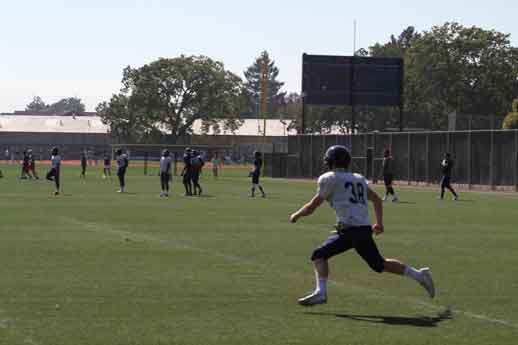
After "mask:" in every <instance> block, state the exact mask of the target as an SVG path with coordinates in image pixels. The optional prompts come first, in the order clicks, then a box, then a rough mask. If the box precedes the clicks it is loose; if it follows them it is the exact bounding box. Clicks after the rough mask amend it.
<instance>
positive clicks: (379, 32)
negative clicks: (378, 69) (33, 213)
mask: <svg viewBox="0 0 518 345" xmlns="http://www.w3.org/2000/svg"><path fill="white" fill-rule="evenodd" d="M0 8H1V12H0V37H1V38H0V112H10V111H13V110H16V109H23V108H24V107H25V105H26V104H27V103H29V102H30V101H31V99H32V97H34V96H36V95H38V96H41V97H42V98H43V99H44V100H45V101H46V102H47V103H51V102H55V101H57V100H59V99H61V98H64V97H70V96H76V97H80V98H82V99H83V101H84V102H85V104H86V106H87V110H93V109H94V108H95V106H96V105H97V104H98V103H99V102H101V101H103V100H108V99H109V98H110V97H111V95H112V94H113V93H116V92H118V90H119V89H120V79H121V75H122V69H123V68H124V67H125V66H127V65H131V66H133V67H137V66H140V65H142V64H145V63H147V62H150V61H152V60H154V59H156V58H158V57H174V56H178V55H180V54H187V55H190V54H196V55H198V54H203V55H207V56H210V57H212V58H214V59H216V60H220V61H222V62H224V63H225V66H226V68H227V69H229V70H231V71H233V72H234V73H237V74H239V75H241V76H242V72H243V70H244V69H245V68H246V67H247V66H249V65H250V64H251V63H252V62H253V60H254V58H255V57H256V56H258V55H259V53H260V52H261V51H262V50H267V51H268V52H269V53H270V55H271V56H272V57H273V58H274V59H275V61H276V64H277V66H278V67H279V69H280V75H279V79H280V80H282V81H284V82H285V83H286V84H285V88H284V89H285V90H286V91H299V90H300V69H301V55H302V53H303V52H307V53H313V54H351V53H352V51H353V21H354V20H356V21H357V27H358V33H359V39H358V42H359V43H357V46H358V47H359V46H361V47H368V46H370V45H372V44H374V43H375V42H385V41H387V39H388V37H389V36H390V34H399V33H400V32H401V31H402V30H403V29H404V28H405V27H407V26H409V25H413V26H415V27H416V28H417V29H418V30H419V31H422V30H428V29H430V28H431V27H432V26H434V25H442V24H443V23H445V22H447V21H457V22H459V23H461V24H462V25H465V26H472V25H476V26H480V27H483V28H485V29H494V30H498V31H501V32H505V33H509V34H511V41H512V44H513V45H514V46H518V25H517V24H516V13H518V1H516V0H507V1H504V0H493V1H491V2H488V1H481V0H472V1H455V0H449V1H446V0H435V1H426V2H421V1H397V0H396V1H375V0H371V1H359V2H357V3H353V2H352V1H345V0H341V1H339V0H320V1H305V0H299V1H292V0H283V1H280V0H279V1H273V0H263V1H246V0H242V1H234V0H221V1H206V0H198V1H194V0H191V1H176V0H170V1H164V0H147V1H143V0H124V1H121V0H104V1H101V0H89V1H73V0H68V1H64V0H45V1H43V0H40V1H36V0H32V1H27V0H26V1H24V0H18V1H10V0H1V7H0Z"/></svg>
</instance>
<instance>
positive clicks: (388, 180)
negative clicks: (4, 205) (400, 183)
mask: <svg viewBox="0 0 518 345" xmlns="http://www.w3.org/2000/svg"><path fill="white" fill-rule="evenodd" d="M393 180H394V175H392V174H386V175H383V182H385V186H387V187H388V186H391V185H392V181H393Z"/></svg>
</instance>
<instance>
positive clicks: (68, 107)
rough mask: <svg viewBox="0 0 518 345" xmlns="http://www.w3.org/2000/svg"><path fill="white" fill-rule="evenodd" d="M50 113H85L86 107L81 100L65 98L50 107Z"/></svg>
mask: <svg viewBox="0 0 518 345" xmlns="http://www.w3.org/2000/svg"><path fill="white" fill-rule="evenodd" d="M48 111H49V112H52V113H55V114H63V113H69V112H70V113H82V112H84V111H85V105H84V104H83V102H82V101H81V98H77V97H69V98H63V99H61V100H59V101H58V102H56V103H53V104H51V105H50V106H48Z"/></svg>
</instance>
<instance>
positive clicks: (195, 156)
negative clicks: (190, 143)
mask: <svg viewBox="0 0 518 345" xmlns="http://www.w3.org/2000/svg"><path fill="white" fill-rule="evenodd" d="M204 164H205V163H204V162H203V158H202V157H201V155H200V153H199V152H198V151H196V150H195V151H193V152H192V158H191V169H192V174H191V180H192V193H193V195H199V196H201V193H202V189H201V185H200V175H201V170H202V168H203V165H204Z"/></svg>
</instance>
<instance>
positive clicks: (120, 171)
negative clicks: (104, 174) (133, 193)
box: [117, 168, 126, 176]
mask: <svg viewBox="0 0 518 345" xmlns="http://www.w3.org/2000/svg"><path fill="white" fill-rule="evenodd" d="M124 175H126V168H118V169H117V176H124Z"/></svg>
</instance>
